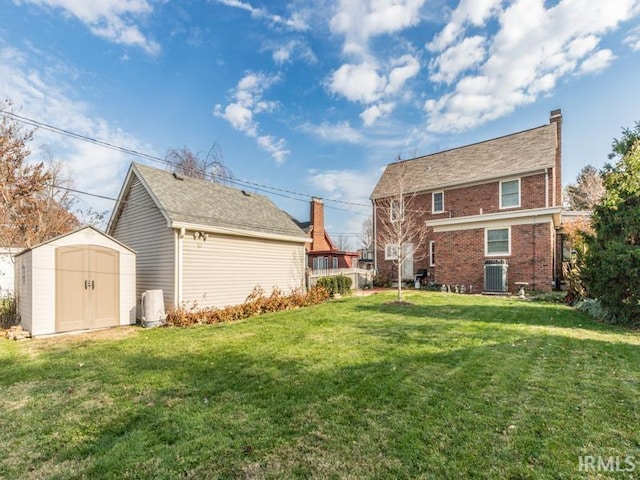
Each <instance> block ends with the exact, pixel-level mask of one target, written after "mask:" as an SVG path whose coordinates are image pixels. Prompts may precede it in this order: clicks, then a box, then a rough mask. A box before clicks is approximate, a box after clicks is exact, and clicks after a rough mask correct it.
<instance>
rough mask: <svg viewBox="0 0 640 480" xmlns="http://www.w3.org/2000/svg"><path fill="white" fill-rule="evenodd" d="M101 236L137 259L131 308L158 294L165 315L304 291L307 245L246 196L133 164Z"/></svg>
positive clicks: (293, 227)
mask: <svg viewBox="0 0 640 480" xmlns="http://www.w3.org/2000/svg"><path fill="white" fill-rule="evenodd" d="M107 232H108V233H109V234H110V235H113V237H114V238H116V239H117V240H118V241H120V242H123V243H124V244H126V245H128V246H129V247H131V248H133V249H134V250H135V251H136V253H137V268H136V272H137V299H138V301H139V300H140V296H141V295H142V293H143V292H144V291H145V290H162V291H163V294H164V307H165V310H166V309H168V308H170V307H172V306H175V305H187V306H189V307H190V306H192V305H194V304H195V305H196V306H197V307H198V308H205V307H224V306H228V305H235V304H238V303H242V302H244V300H245V299H246V298H247V296H248V295H249V294H250V293H251V291H252V290H253V288H254V287H256V286H260V287H262V289H263V290H264V291H265V293H267V294H269V293H270V292H271V291H272V290H273V288H278V289H280V290H281V291H283V292H285V293H289V292H290V291H291V290H293V289H303V288H304V278H305V244H306V243H308V242H311V240H310V239H309V238H308V237H307V235H306V234H305V232H303V231H302V230H300V228H299V227H298V225H297V224H296V223H295V222H294V221H293V219H292V218H291V217H290V216H289V215H288V214H287V213H286V212H284V211H283V210H281V209H280V208H278V207H277V206H276V205H275V204H274V203H273V202H271V200H269V199H268V198H267V197H265V196H263V195H258V194H256V193H253V192H249V191H246V190H238V189H237V188H232V187H229V186H226V185H220V184H216V183H212V182H210V181H205V180H201V179H197V178H190V177H187V176H183V175H178V174H176V173H172V172H168V171H166V170H160V169H157V168H153V167H149V166H148V165H142V164H139V163H133V164H132V165H131V168H130V169H129V172H128V173H127V177H126V178H125V181H124V184H123V185H122V189H121V191H120V195H119V197H118V202H117V203H116V206H115V208H114V209H113V213H112V215H111V219H110V221H109V226H108V228H107ZM138 315H140V311H138Z"/></svg>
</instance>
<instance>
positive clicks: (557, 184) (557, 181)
mask: <svg viewBox="0 0 640 480" xmlns="http://www.w3.org/2000/svg"><path fill="white" fill-rule="evenodd" d="M549 123H555V124H556V132H557V138H558V143H557V147H556V166H555V168H554V169H553V170H554V171H553V177H554V191H553V206H562V110H560V109H558V110H552V111H551V116H550V117H549Z"/></svg>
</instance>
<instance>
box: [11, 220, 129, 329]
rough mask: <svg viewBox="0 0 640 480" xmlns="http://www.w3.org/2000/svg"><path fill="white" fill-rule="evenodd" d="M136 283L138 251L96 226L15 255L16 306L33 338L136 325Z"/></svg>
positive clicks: (24, 326)
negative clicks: (136, 253)
mask: <svg viewBox="0 0 640 480" xmlns="http://www.w3.org/2000/svg"><path fill="white" fill-rule="evenodd" d="M135 286H136V255H135V252H134V251H133V250H131V249H129V248H127V247H125V246H124V245H122V244H121V243H120V242H118V241H116V240H114V239H113V238H111V237H109V236H107V235H105V234H104V233H102V232H100V231H98V230H96V229H95V228H93V227H86V228H83V229H81V230H77V231H75V232H72V233H69V234H67V235H62V236H60V237H56V238H54V239H52V240H49V241H47V242H45V243H42V244H40V245H38V246H36V247H33V248H30V249H27V250H24V251H23V252H21V253H19V254H18V255H16V257H15V294H16V301H17V310H18V314H19V315H20V317H21V322H22V328H24V329H25V330H28V331H29V332H31V334H32V335H34V336H36V335H47V334H51V333H60V332H69V331H74V330H85V329H93V328H102V327H111V326H117V325H129V324H133V323H135V320H136V317H135V315H136V309H135V307H136V297H135Z"/></svg>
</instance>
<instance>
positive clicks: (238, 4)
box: [216, 0, 309, 31]
mask: <svg viewBox="0 0 640 480" xmlns="http://www.w3.org/2000/svg"><path fill="white" fill-rule="evenodd" d="M216 1H217V2H218V3H220V4H222V5H226V6H227V7H232V8H239V9H240V10H244V11H246V12H249V13H250V14H251V16H252V17H254V18H260V19H265V20H267V21H268V22H269V23H271V24H274V25H280V26H283V27H286V28H289V29H291V30H297V31H303V30H307V29H308V28H309V25H308V23H307V19H306V12H303V11H297V12H294V13H293V14H292V15H291V17H289V18H285V17H282V16H280V15H275V14H273V13H270V12H269V11H267V10H266V9H264V8H257V7H254V6H253V5H251V4H250V3H249V2H243V1H241V0H216Z"/></svg>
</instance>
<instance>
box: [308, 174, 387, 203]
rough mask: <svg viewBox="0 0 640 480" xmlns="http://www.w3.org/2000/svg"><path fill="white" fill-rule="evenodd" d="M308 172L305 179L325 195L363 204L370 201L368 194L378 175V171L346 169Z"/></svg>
mask: <svg viewBox="0 0 640 480" xmlns="http://www.w3.org/2000/svg"><path fill="white" fill-rule="evenodd" d="M308 173H309V177H308V179H307V181H308V182H309V183H310V184H311V185H312V186H313V187H314V188H315V189H317V190H319V191H320V192H322V193H323V194H325V195H326V196H327V197H331V198H334V199H337V200H344V201H347V202H354V203H362V204H365V205H366V204H369V203H370V202H369V195H370V194H371V192H372V190H373V187H374V186H375V183H376V182H377V181H378V178H379V177H380V172H375V171H372V172H365V171H362V172H361V171H357V170H348V169H345V170H325V171H319V170H309V171H308ZM359 211H361V210H359ZM365 213H368V212H366V211H365Z"/></svg>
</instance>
